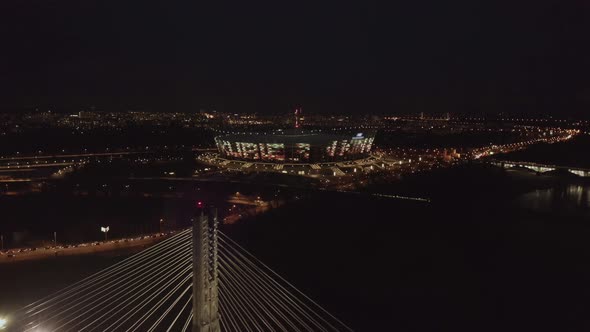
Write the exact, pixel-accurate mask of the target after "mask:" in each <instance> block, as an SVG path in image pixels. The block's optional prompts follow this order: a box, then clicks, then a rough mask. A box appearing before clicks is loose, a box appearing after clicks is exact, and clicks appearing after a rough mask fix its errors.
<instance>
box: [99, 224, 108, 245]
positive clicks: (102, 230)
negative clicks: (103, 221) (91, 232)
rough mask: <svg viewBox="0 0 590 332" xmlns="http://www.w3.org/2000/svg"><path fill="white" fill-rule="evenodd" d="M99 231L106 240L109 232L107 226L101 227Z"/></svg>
mask: <svg viewBox="0 0 590 332" xmlns="http://www.w3.org/2000/svg"><path fill="white" fill-rule="evenodd" d="M100 231H101V232H103V233H104V240H105V241H107V240H108V235H107V234H108V233H109V226H107V227H101V228H100Z"/></svg>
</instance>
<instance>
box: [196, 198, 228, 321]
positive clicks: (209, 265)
mask: <svg viewBox="0 0 590 332" xmlns="http://www.w3.org/2000/svg"><path fill="white" fill-rule="evenodd" d="M218 224H219V222H218V219H217V209H214V208H213V209H211V213H210V215H205V213H204V211H203V210H201V213H200V215H198V216H196V218H195V220H194V222H193V322H192V323H193V328H192V332H220V331H221V326H220V322H219V289H218V287H219V280H218V277H219V273H218V269H217V264H218V256H217V243H218V242H217V241H218V240H217V229H218Z"/></svg>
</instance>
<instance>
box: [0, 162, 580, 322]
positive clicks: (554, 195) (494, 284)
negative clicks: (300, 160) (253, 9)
mask: <svg viewBox="0 0 590 332" xmlns="http://www.w3.org/2000/svg"><path fill="white" fill-rule="evenodd" d="M454 172H456V173H454V174H450V175H449V174H447V173H444V174H443V176H440V177H439V178H437V177H430V178H427V179H426V180H424V183H425V184H416V185H415V186H417V188H415V192H418V193H421V194H422V195H423V196H424V195H428V194H430V195H431V197H432V198H433V199H432V202H431V203H423V202H412V201H403V200H395V199H388V198H377V197H374V196H370V195H358V194H347V193H322V192H307V193H305V194H304V195H302V198H301V199H298V200H296V201H292V202H290V203H288V204H286V205H285V206H283V207H281V208H278V209H275V210H271V211H270V212H267V213H266V214H264V215H261V216H257V217H252V218H250V219H246V220H244V221H242V222H240V223H237V224H235V225H223V226H222V231H224V232H225V233H227V234H228V235H229V236H231V237H232V238H234V239H235V240H236V241H238V242H239V243H241V244H242V245H243V246H244V247H245V248H248V249H249V250H250V251H251V252H253V253H254V254H255V255H256V256H257V257H258V258H259V259H260V260H262V261H263V262H266V263H267V264H268V265H269V266H271V267H272V268H273V269H275V270H276V271H277V272H278V273H279V274H281V275H283V276H285V277H286V279H288V280H289V281H290V282H292V283H293V284H294V285H296V286H297V287H298V288H299V289H300V290H302V291H303V292H304V293H306V294H308V295H309V296H310V297H311V298H313V299H314V300H316V301H317V302H318V303H320V304H322V305H323V306H324V307H325V308H326V309H327V310H328V311H330V312H331V313H333V314H334V315H336V316H337V317H339V318H341V320H343V321H344V322H345V323H347V324H348V325H349V326H351V327H352V328H353V329H354V330H357V331H584V330H588V329H589V328H590V318H589V317H590V315H588V313H589V312H590V286H589V285H590V241H588V239H589V238H590V213H589V205H590V200H589V190H590V185H588V184H575V183H570V184H559V185H553V184H551V185H550V186H549V185H548V184H547V183H546V181H545V179H541V178H536V177H535V176H534V175H529V174H525V175H523V177H524V178H526V179H525V180H526V181H528V182H526V183H537V182H542V183H543V185H542V186H541V187H542V189H538V188H537V189H534V188H533V189H530V188H529V189H526V188H528V187H526V186H524V185H523V186H522V188H525V189H523V190H521V189H519V190H518V191H516V190H513V188H512V187H507V186H506V183H514V182H513V181H514V179H513V178H510V179H507V178H506V177H507V176H512V175H510V174H508V175H506V174H504V173H501V174H500V173H498V174H496V173H494V174H487V175H489V177H488V178H487V180H485V182H481V181H480V180H477V181H476V180H475V179H480V177H475V176H474V175H473V174H469V173H467V172H466V170H458V171H454ZM494 172H495V171H494ZM492 175H493V176H497V178H496V177H493V176H492ZM519 176H520V175H519ZM436 179H438V180H436ZM503 179H504V180H503ZM508 180H509V181H508ZM482 181H483V180H482ZM511 186H513V187H514V186H516V185H511ZM519 188H521V187H519ZM441 193H444V194H441ZM122 257H125V256H124V255H121V256H107V257H105V256H87V257H84V258H79V259H76V258H70V259H62V260H58V261H57V260H56V261H55V262H54V261H51V260H49V261H45V262H43V263H40V262H26V263H23V264H20V265H16V264H15V265H4V266H2V265H0V278H1V279H0V294H2V295H0V308H3V309H2V310H9V309H13V308H15V306H16V305H17V304H18V305H22V304H24V303H28V302H31V301H34V300H35V299H36V298H37V297H41V296H43V295H46V294H48V293H50V292H51V291H54V290H58V289H59V288H61V287H63V286H64V285H66V284H69V283H70V282H72V281H74V280H77V279H79V278H82V277H83V276H85V275H88V274H90V273H93V272H94V271H97V270H99V269H102V268H104V267H105V266H108V265H109V264H112V263H113V262H115V261H117V260H119V259H121V258H122ZM61 271H67V272H65V276H64V272H61Z"/></svg>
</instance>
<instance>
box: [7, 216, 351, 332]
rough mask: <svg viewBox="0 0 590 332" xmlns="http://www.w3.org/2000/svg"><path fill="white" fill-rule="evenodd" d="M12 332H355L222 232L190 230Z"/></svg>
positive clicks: (202, 224)
mask: <svg viewBox="0 0 590 332" xmlns="http://www.w3.org/2000/svg"><path fill="white" fill-rule="evenodd" d="M8 330H9V331H19V332H20V331H30V332H49V331H76V332H77V331H88V332H90V331H98V332H103V331H104V332H106V331H130V332H131V331H141V332H143V331H148V332H155V331H165V332H172V331H174V332H175V331H193V332H217V331H236V332H249V331H326V332H328V331H351V329H350V328H348V327H347V326H346V325H345V324H344V323H342V322H341V321H340V320H338V319H337V318H336V317H334V316H332V315H331V314H330V313H328V312H327V311H326V310H324V309H323V308H322V307H321V306H320V305H318V304H317V303H316V302H314V301H313V300H312V299H310V298H309V297H307V296H306V295H305V294H303V293H302V292H300V291H299V290H297V289H296V288H295V287H294V286H293V285H292V284H290V283H289V282H288V281H286V280H285V279H283V278H282V277H281V276H279V275H278V274H277V273H275V272H274V271H273V270H272V269H270V268H269V267H268V266H266V265H265V264H264V263H262V262H261V261H259V260H258V259H257V258H256V257H254V256H253V255H252V254H251V253H249V252H248V251H247V250H246V249H244V248H243V247H241V246H240V245H239V244H238V243H236V242H234V241H233V240H232V239H231V238H229V237H228V236H227V235H225V234H224V233H222V232H220V231H218V229H217V215H216V212H213V213H212V214H211V218H209V217H208V216H205V215H204V214H201V216H200V217H199V218H198V220H197V221H195V223H194V225H193V227H192V229H187V230H184V231H182V232H180V233H178V234H177V235H175V236H173V237H171V238H169V239H167V240H165V241H163V242H160V243H159V244H157V245H155V246H152V247H150V248H148V249H146V250H144V251H142V252H140V253H138V254H136V255H133V256H131V257H129V258H127V259H125V260H123V261H121V262H119V263H117V264H115V265H113V266H111V267H109V268H107V269H105V270H102V271H100V272H98V273H96V274H94V275H91V276H89V277H87V278H85V279H83V280H81V281H79V282H78V283H76V284H73V285H71V286H69V287H67V288H65V289H63V290H61V291H59V292H57V293H55V294H53V295H50V296H48V297H46V298H44V299H41V300H39V301H37V302H34V303H32V304H30V305H28V306H26V307H24V308H22V309H20V310H19V311H18V312H16V313H15V314H14V315H13V317H12V319H11V323H10V324H9V325H8Z"/></svg>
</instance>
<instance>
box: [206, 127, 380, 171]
mask: <svg viewBox="0 0 590 332" xmlns="http://www.w3.org/2000/svg"><path fill="white" fill-rule="evenodd" d="M374 139H375V135H374V133H372V132H360V131H356V132H353V133H351V132H348V133H341V132H340V133H338V132H329V133H326V132H321V131H304V130H300V129H293V130H278V131H275V132H267V133H224V134H220V135H219V136H217V137H215V144H216V145H217V150H218V153H216V154H203V155H201V156H200V157H199V160H200V161H201V162H203V163H206V164H209V165H214V166H217V167H221V168H223V169H227V170H231V171H242V172H243V171H245V172H252V171H253V172H279V173H288V174H295V175H308V176H316V175H317V176H321V175H329V176H342V175H345V174H347V173H358V174H360V173H364V172H366V171H371V170H373V169H374V168H375V167H377V168H382V167H383V165H382V163H381V162H380V161H377V160H376V158H375V157H372V156H371V155H370V152H371V148H372V146H373V141H374Z"/></svg>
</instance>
